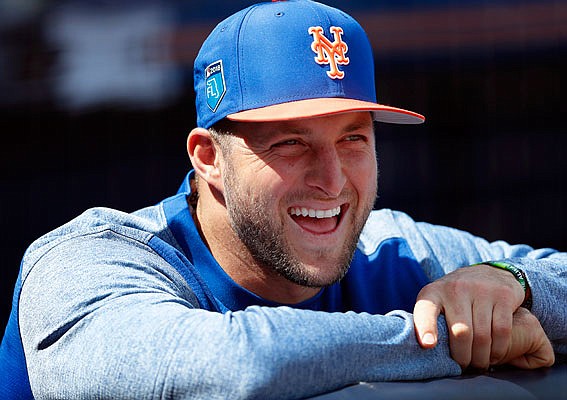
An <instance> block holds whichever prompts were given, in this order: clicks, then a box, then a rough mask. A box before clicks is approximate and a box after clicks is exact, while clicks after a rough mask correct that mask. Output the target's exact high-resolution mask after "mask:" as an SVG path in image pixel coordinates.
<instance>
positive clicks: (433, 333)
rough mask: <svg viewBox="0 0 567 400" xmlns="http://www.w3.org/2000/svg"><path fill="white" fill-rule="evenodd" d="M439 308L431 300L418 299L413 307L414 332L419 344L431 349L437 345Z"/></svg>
mask: <svg viewBox="0 0 567 400" xmlns="http://www.w3.org/2000/svg"><path fill="white" fill-rule="evenodd" d="M440 313H441V308H440V306H439V305H438V304H436V303H435V302H433V301H432V300H426V299H420V300H418V301H417V302H416V303H415V307H414V309H413V322H414V325H415V334H416V336H417V341H418V342H419V345H420V346H421V347H423V348H424V349H431V348H433V347H435V346H436V345H437V335H438V332H437V318H438V317H439V314H440Z"/></svg>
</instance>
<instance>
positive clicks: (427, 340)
mask: <svg viewBox="0 0 567 400" xmlns="http://www.w3.org/2000/svg"><path fill="white" fill-rule="evenodd" d="M421 343H423V344H433V343H435V336H433V334H432V333H426V334H425V335H423V336H422V337H421Z"/></svg>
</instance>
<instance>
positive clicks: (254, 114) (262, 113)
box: [227, 97, 425, 124]
mask: <svg viewBox="0 0 567 400" xmlns="http://www.w3.org/2000/svg"><path fill="white" fill-rule="evenodd" d="M351 111H371V112H372V113H373V115H374V120H375V121H381V122H388V123H392V124H421V123H423V122H424V121H425V117H424V116H423V115H421V114H417V113H415V112H413V111H408V110H404V109H402V108H396V107H390V106H385V105H383V104H377V103H372V102H369V101H362V100H353V99H345V98H337V97H333V98H318V99H307V100H298V101H291V102H287V103H281V104H274V105H271V106H267V107H261V108H254V109H251V110H245V111H241V112H238V113H234V114H229V115H228V116H227V118H228V119H229V120H231V121H240V122H270V121H287V120H293V119H302V118H315V117H321V116H325V115H333V114H341V113H345V112H351Z"/></svg>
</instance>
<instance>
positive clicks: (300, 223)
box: [223, 112, 377, 287]
mask: <svg viewBox="0 0 567 400" xmlns="http://www.w3.org/2000/svg"><path fill="white" fill-rule="evenodd" d="M231 142H232V143H231V149H230V151H229V152H226V153H227V154H225V155H224V158H225V159H226V160H225V167H224V171H223V174H224V175H223V184H224V196H225V202H226V208H227V212H228V217H229V221H230V224H231V226H232V228H233V229H234V231H235V232H236V234H237V236H238V237H239V239H240V241H242V242H243V243H244V245H245V246H246V248H247V249H248V251H249V252H250V254H251V256H252V257H253V258H254V260H255V261H256V262H257V263H258V264H259V265H260V266H261V267H262V268H263V269H264V270H266V271H270V272H273V271H275V272H277V273H278V274H280V275H281V276H283V277H285V278H286V279H288V280H289V281H291V282H293V283H296V284H299V285H302V286H309V287H322V286H327V285H330V284H332V283H334V282H336V281H337V280H339V279H341V278H342V277H343V276H344V274H345V273H346V271H347V270H348V267H349V264H350V261H351V259H352V255H353V253H354V250H355V248H356V244H357V242H358V238H359V235H360V232H361V230H362V228H363V226H364V223H365V222H366V219H367V218H368V215H369V213H370V211H371V210H372V206H373V204H374V200H375V197H376V190H377V183H376V181H377V163H376V154H375V148H374V131H373V125H372V118H371V116H370V113H366V112H352V113H346V114H339V115H334V116H327V117H320V118H312V119H304V120H296V121H286V122H270V123H248V124H240V125H239V128H238V133H237V135H236V137H234V138H233V139H232V140H231Z"/></svg>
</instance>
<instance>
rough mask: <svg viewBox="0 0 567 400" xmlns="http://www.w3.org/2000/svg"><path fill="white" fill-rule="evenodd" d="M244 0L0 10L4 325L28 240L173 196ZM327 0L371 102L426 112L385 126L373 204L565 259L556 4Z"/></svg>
mask: <svg viewBox="0 0 567 400" xmlns="http://www.w3.org/2000/svg"><path fill="white" fill-rule="evenodd" d="M251 3H252V2H251V1H240V0H216V1H194V0H184V1H182V0H177V1H175V0H171V1H157V0H153V1H150V0H113V1H95V0H74V1H71V0H70V1H48V0H0V131H1V132H2V137H3V142H2V145H1V146H0V151H1V156H0V163H1V169H0V190H1V196H0V207H1V211H2V212H1V214H0V221H1V224H2V225H1V226H2V229H1V231H0V235H1V236H0V246H1V252H2V257H1V264H0V301H1V303H0V324H1V327H0V331H2V330H3V326H4V325H5V322H6V320H7V317H8V313H9V309H10V303H11V297H12V289H13V285H14V282H15V280H16V276H17V273H18V269H19V263H20V260H21V257H22V255H23V252H24V251H25V249H26V248H27V246H29V244H30V243H31V242H32V241H33V240H34V239H36V238H37V237H38V236H40V235H41V234H43V233H46V232H47V231H49V230H51V229H53V228H55V227H57V226H59V225H61V224H63V223H65V222H67V221H68V220H69V219H71V218H73V217H75V216H77V215H78V214H80V213H81V212H82V211H84V210H85V209H87V208H89V207H93V206H105V207H112V208H118V209H121V210H124V211H134V210H136V209H138V208H141V207H144V206H147V205H151V204H154V203H156V202H158V201H160V200H161V199H163V198H165V197H167V196H169V195H171V194H173V193H175V191H176V190H177V187H178V185H179V183H180V182H181V180H182V178H183V177H184V175H185V174H186V172H187V171H188V170H189V169H190V165H189V162H188V158H187V155H186V152H185V140H186V136H187V134H188V132H189V131H190V129H191V128H193V127H194V125H195V120H196V118H195V111H194V105H193V89H192V62H193V59H194V57H195V55H196V53H197V51H198V49H199V46H200V44H201V42H202V41H203V39H204V38H205V37H206V36H207V34H208V33H209V32H210V30H211V29H212V28H213V27H214V26H215V25H216V23H218V22H219V21H220V20H221V19H223V18H225V17H227V16H228V15H229V14H231V13H233V12H235V11H237V10H239V9H241V8H243V7H244V6H247V5H249V4H251ZM326 3H327V4H330V5H334V6H337V7H339V8H342V9H344V10H345V11H347V12H349V13H350V14H352V15H353V16H354V17H355V18H357V19H358V20H359V21H360V22H361V24H362V25H363V26H364V27H365V29H366V31H367V33H368V35H369V37H370V40H371V42H372V44H373V46H374V47H375V53H376V56H375V64H376V76H377V90H378V99H379V101H380V102H382V103H384V104H390V105H395V106H400V107H403V108H408V109H410V110H414V111H417V112H419V113H422V114H425V115H426V117H427V120H426V123H425V124H424V125H420V126H398V125H387V124H381V125H380V126H379V129H378V134H377V145H378V151H379V157H380V168H381V175H380V181H379V192H380V197H379V199H378V200H377V202H376V207H380V208H381V207H388V208H393V209H398V210H402V211H405V212H407V213H409V214H410V215H411V216H412V217H413V218H414V219H416V220H421V221H428V222H431V223H435V224H443V225H449V226H454V227H457V228H460V229H464V230H467V231H470V232H472V233H474V234H476V235H479V236H483V237H485V238H487V239H489V240H496V239H505V240H506V241H508V242H511V243H528V244H531V245H533V246H536V247H554V248H557V249H562V250H567V246H566V244H567V238H566V235H565V232H566V228H567V226H566V210H565V205H566V204H567V185H566V183H567V160H566V159H567V154H566V145H567V134H566V132H565V128H564V120H565V118H566V117H567V109H566V108H567V107H566V102H565V100H564V98H563V97H562V94H563V95H564V94H565V89H567V88H566V87H565V85H566V80H567V2H566V1H549V0H540V1H521V0H512V1H508V0H490V1H483V0H459V1H452V2H451V1H441V0H421V1H418V0H414V1H400V0H389V1H385V0H384V1H377V0H367V1H364V0H358V1H355V0H349V1H333V0H328V1H326ZM46 284H48V282H46Z"/></svg>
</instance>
